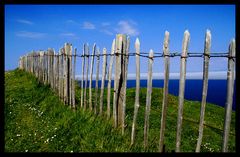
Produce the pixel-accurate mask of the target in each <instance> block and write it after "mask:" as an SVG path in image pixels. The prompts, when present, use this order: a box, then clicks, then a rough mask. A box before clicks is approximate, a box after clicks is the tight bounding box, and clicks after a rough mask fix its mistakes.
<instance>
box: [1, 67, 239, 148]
mask: <svg viewBox="0 0 240 157" xmlns="http://www.w3.org/2000/svg"><path fill="white" fill-rule="evenodd" d="M94 93H95V92H94V91H93V94H94ZM106 94H107V92H106V90H105V94H104V96H105V97H104V98H105V99H104V111H106ZM93 97H94V95H93ZM79 99H80V89H79V87H77V89H76V102H77V104H78V110H77V111H75V112H74V111H73V110H72V109H70V108H69V107H68V106H65V105H64V104H63V103H62V102H61V101H60V100H59V98H58V96H57V95H56V94H55V93H54V92H53V91H52V90H51V89H50V88H49V86H46V85H43V84H41V83H39V82H38V80H37V79H36V78H35V77H34V76H33V75H32V74H30V73H26V72H24V71H22V70H14V71H10V72H5V104H4V116H5V126H4V130H5V152H72V151H73V152H144V149H143V130H144V129H143V127H144V110H145V103H146V88H142V89H141V92H140V102H141V103H140V108H139V114H138V120H137V130H136V140H135V144H134V146H133V147H130V135H131V126H132V118H133V110H134V99H135V89H134V88H131V89H127V110H126V115H127V116H126V123H127V126H126V130H125V135H124V136H122V135H121V130H120V129H114V128H113V120H112V119H111V120H109V121H108V120H107V118H106V115H103V116H97V115H94V113H93V112H90V111H88V110H87V111H83V109H80V108H79V104H80V103H79V102H80V100H79ZM93 100H94V99H93ZM168 102H169V107H168V113H167V123H166V131H165V145H166V151H167V152H171V151H172V150H175V141H176V126H177V125H176V124H177V105H178V97H176V96H173V95H169V100H168ZM161 106H162V89H160V88H154V89H153V93H152V106H151V112H150V125H149V128H150V130H149V142H148V144H149V148H148V150H147V151H149V152H158V145H159V131H160V117H161ZM183 113H184V115H183V130H182V140H181V150H182V151H184V152H194V151H195V147H196V144H197V138H198V126H199V122H198V121H199V113H200V102H197V101H188V100H185V102H184V110H183ZM223 124H224V108H222V107H219V106H216V105H213V104H207V105H206V113H205V127H204V133H203V142H202V147H201V151H202V152H221V143H222V128H223ZM235 148H236V147H235V112H233V114H232V122H231V134H230V138H229V151H231V152H235Z"/></svg>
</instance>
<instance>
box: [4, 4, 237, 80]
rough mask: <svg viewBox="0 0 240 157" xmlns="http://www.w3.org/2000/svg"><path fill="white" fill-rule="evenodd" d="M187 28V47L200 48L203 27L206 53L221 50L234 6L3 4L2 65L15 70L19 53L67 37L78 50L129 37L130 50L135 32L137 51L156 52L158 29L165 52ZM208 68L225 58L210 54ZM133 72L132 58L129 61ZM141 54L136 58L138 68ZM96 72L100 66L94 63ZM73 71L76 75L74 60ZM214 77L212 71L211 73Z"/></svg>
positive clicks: (175, 64)
mask: <svg viewBox="0 0 240 157" xmlns="http://www.w3.org/2000/svg"><path fill="white" fill-rule="evenodd" d="M186 29H188V30H189V32H190V43H189V52H203V48H204V37H205V32H206V30H207V29H209V30H210V31H211V34H212V46H211V52H227V51H228V45H229V43H230V41H231V39H232V38H235V5H5V70H11V69H15V68H16V67H17V65H18V59H19V57H20V56H22V55H24V54H26V53H28V52H30V51H32V50H46V49H47V48H54V49H55V50H56V51H58V50H59V48H60V47H62V46H63V45H64V43H65V42H70V43H72V44H73V47H76V48H77V49H78V51H77V52H78V54H81V53H82V48H83V43H88V44H89V45H90V51H91V50H92V46H93V43H96V44H97V46H98V47H99V48H100V50H101V53H102V49H103V48H104V47H106V48H107V52H108V53H110V48H111V43H112V40H113V39H114V37H115V35H116V34H117V33H126V34H128V35H129V36H130V51H131V52H134V42H135V40H136V38H137V37H138V38H139V40H140V43H141V52H149V50H150V49H153V51H154V52H162V44H163V39H164V32H165V31H166V30H167V31H169V32H170V45H169V46H170V52H176V51H177V52H181V47H182V39H183V33H184V31H185V30H186ZM179 61H180V58H179V57H176V58H171V60H170V62H171V63H170V72H171V73H178V72H179V69H180V67H179V66H180V62H179ZM202 64H203V60H202V58H189V59H188V61H187V73H191V72H195V73H196V72H201V71H202V66H203V65H202ZM163 67H164V65H163V59H162V58H156V59H155V60H154V67H153V72H154V73H162V72H163ZM209 70H210V71H212V72H215V71H217V72H219V71H221V72H223V73H224V71H226V70H227V59H225V58H211V59H210V68H209ZM128 71H129V73H130V76H131V74H134V73H135V58H134V57H132V58H131V59H130V61H129V70H128ZM146 72H147V59H145V58H141V73H143V74H144V73H146ZM100 73H101V68H100ZM76 74H77V75H79V74H81V60H80V58H78V60H77V71H76ZM213 77H214V76H213Z"/></svg>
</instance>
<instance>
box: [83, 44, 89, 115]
mask: <svg viewBox="0 0 240 157" xmlns="http://www.w3.org/2000/svg"><path fill="white" fill-rule="evenodd" d="M84 49H85V50H84V51H85V55H86V57H87V65H86V70H87V71H86V80H85V89H84V106H83V108H84V110H86V108H87V84H88V71H89V69H88V65H89V46H88V44H87V45H85V47H84Z"/></svg>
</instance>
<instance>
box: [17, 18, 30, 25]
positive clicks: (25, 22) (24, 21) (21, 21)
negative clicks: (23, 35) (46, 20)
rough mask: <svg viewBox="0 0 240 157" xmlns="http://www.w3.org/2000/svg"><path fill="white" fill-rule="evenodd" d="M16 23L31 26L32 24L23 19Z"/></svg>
mask: <svg viewBox="0 0 240 157" xmlns="http://www.w3.org/2000/svg"><path fill="white" fill-rule="evenodd" d="M17 22H19V23H23V24H27V25H33V22H31V21H28V20H24V19H18V20H17Z"/></svg>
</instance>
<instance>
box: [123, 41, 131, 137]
mask: <svg viewBox="0 0 240 157" xmlns="http://www.w3.org/2000/svg"><path fill="white" fill-rule="evenodd" d="M129 47H130V39H129V36H127V39H126V40H125V43H124V49H125V51H126V52H125V56H124V58H125V62H124V77H123V92H122V93H123V102H122V135H123V134H124V129H125V112H126V88H127V73H128V58H129V56H128V53H129Z"/></svg>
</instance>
